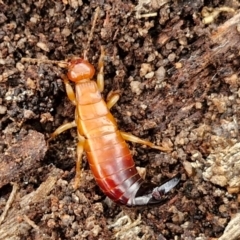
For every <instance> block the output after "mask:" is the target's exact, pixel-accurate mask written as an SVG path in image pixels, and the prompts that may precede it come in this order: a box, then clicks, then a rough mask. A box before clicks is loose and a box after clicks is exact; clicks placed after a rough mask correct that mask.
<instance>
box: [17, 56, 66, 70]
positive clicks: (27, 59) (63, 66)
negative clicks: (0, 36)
mask: <svg viewBox="0 0 240 240" xmlns="http://www.w3.org/2000/svg"><path fill="white" fill-rule="evenodd" d="M21 61H22V62H31V63H50V64H57V65H59V66H60V67H62V68H66V67H67V66H68V62H66V61H57V60H50V59H38V58H21Z"/></svg>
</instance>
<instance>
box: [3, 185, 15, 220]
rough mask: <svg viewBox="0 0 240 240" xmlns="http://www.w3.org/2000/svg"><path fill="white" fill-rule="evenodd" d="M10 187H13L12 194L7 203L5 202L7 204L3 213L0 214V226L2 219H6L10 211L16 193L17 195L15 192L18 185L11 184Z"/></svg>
mask: <svg viewBox="0 0 240 240" xmlns="http://www.w3.org/2000/svg"><path fill="white" fill-rule="evenodd" d="M12 186H13V188H12V192H11V194H10V196H9V198H8V201H7V203H6V206H5V209H4V211H3V213H2V215H1V217H0V225H1V224H2V222H3V221H4V219H5V218H6V216H7V213H8V210H9V209H10V207H11V205H12V203H13V200H14V198H15V195H16V193H17V190H18V185H17V183H12Z"/></svg>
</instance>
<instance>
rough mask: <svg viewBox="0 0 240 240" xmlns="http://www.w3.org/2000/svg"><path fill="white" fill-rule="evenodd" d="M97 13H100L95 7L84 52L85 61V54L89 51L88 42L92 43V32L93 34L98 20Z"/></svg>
mask: <svg viewBox="0 0 240 240" xmlns="http://www.w3.org/2000/svg"><path fill="white" fill-rule="evenodd" d="M99 11H100V8H99V7H97V8H96V11H95V14H94V19H93V23H92V27H91V31H90V34H89V37H88V41H87V47H86V49H85V50H84V54H83V58H84V59H86V60H87V53H88V50H89V46H90V42H91V41H92V38H93V32H94V29H95V26H96V22H97V19H98V15H99Z"/></svg>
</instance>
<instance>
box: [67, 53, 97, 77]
mask: <svg viewBox="0 0 240 240" xmlns="http://www.w3.org/2000/svg"><path fill="white" fill-rule="evenodd" d="M94 73H95V69H94V67H93V65H92V64H90V63H89V62H88V61H86V60H84V59H81V58H79V59H74V60H72V61H70V62H69V66H68V73H67V76H68V78H69V80H71V81H73V82H79V81H81V80H84V79H91V78H92V77H93V75H94Z"/></svg>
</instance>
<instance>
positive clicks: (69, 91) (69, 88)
mask: <svg viewBox="0 0 240 240" xmlns="http://www.w3.org/2000/svg"><path fill="white" fill-rule="evenodd" d="M61 78H62V79H63V82H64V84H65V88H66V93H67V96H68V98H69V100H70V101H71V102H72V104H73V105H76V97H75V93H74V91H73V88H72V86H71V85H70V83H69V80H68V78H67V76H66V75H63V74H62V75H61Z"/></svg>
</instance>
